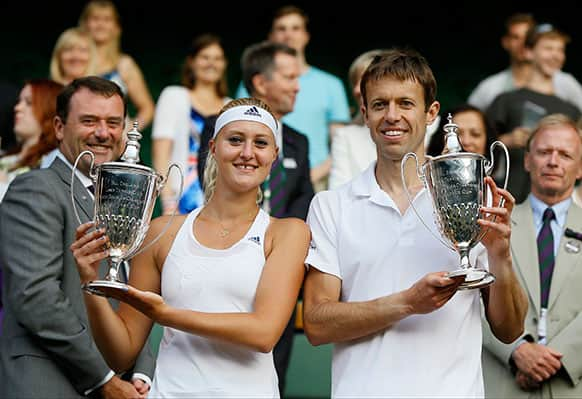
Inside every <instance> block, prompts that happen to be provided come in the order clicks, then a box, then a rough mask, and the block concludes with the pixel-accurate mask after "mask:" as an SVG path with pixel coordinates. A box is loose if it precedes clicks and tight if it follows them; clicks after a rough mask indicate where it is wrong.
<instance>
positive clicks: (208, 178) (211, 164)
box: [203, 97, 277, 204]
mask: <svg viewBox="0 0 582 399" xmlns="http://www.w3.org/2000/svg"><path fill="white" fill-rule="evenodd" d="M241 105H254V106H256V107H261V108H263V109H264V110H265V111H267V112H269V113H270V114H271V115H272V116H273V118H274V119H275V120H276V119H277V118H275V116H274V115H273V112H272V111H271V108H270V107H269V106H268V105H267V104H266V103H265V102H263V101H261V100H259V99H258V98H254V97H246V98H237V99H234V100H231V101H229V102H228V103H226V104H225V105H224V107H222V109H221V110H220V112H219V114H218V115H219V116H220V114H222V113H223V112H224V111H226V110H228V109H230V108H234V107H238V106H241ZM217 177H218V167H217V165H216V159H214V155H213V154H212V152H211V151H210V150H209V151H208V155H207V156H206V165H205V166H204V179H203V181H204V184H203V186H204V203H205V204H207V203H208V201H210V198H212V195H214V190H215V189H216V179H217ZM262 200H263V192H262V190H261V187H260V186H259V187H258V189H257V204H258V203H260V202H261V201H262Z"/></svg>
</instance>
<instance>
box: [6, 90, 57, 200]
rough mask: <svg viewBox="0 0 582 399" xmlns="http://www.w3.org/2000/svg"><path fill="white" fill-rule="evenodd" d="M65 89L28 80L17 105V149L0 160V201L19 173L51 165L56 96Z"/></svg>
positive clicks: (15, 108)
mask: <svg viewBox="0 0 582 399" xmlns="http://www.w3.org/2000/svg"><path fill="white" fill-rule="evenodd" d="M62 88H63V86H62V85H61V84H60V83H57V82H55V81H52V80H49V79H31V80H29V81H27V82H26V83H25V84H24V86H23V87H22V90H21V91H20V95H19V97H18V102H17V103H16V105H15V106H14V134H15V136H16V140H17V143H18V144H17V146H16V147H15V148H13V149H10V150H9V151H8V152H7V153H6V154H5V155H3V156H2V157H0V200H1V199H2V197H3V196H4V192H5V191H6V188H7V187H8V184H9V183H10V181H12V179H13V178H14V177H15V176H16V175H17V174H19V173H23V172H26V171H28V170H30V169H32V168H38V167H41V166H48V165H49V164H50V162H52V158H53V157H52V155H51V153H52V152H53V150H54V149H55V148H56V147H57V144H58V143H57V138H56V135H55V130H54V127H53V118H54V117H55V114H56V103H57V95H58V94H59V93H60V91H61V89H62Z"/></svg>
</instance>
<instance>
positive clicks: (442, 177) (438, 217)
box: [401, 114, 509, 290]
mask: <svg viewBox="0 0 582 399" xmlns="http://www.w3.org/2000/svg"><path fill="white" fill-rule="evenodd" d="M444 130H445V132H446V134H445V138H444V140H445V146H444V150H443V153H442V155H439V156H436V157H430V156H428V155H427V156H426V161H425V162H424V164H423V165H419V163H418V158H417V157H416V154H415V153H412V152H411V153H408V154H406V155H405V156H404V157H403V158H402V163H401V175H402V182H403V185H404V189H405V192H406V195H407V197H408V201H409V203H410V206H411V208H412V209H413V210H414V212H415V213H416V215H417V217H418V218H419V219H420V221H421V222H422V224H423V225H424V226H425V227H426V228H427V229H428V230H429V231H430V232H431V233H432V234H433V235H435V237H436V238H437V239H438V240H439V241H441V242H442V243H443V244H444V245H445V246H447V247H449V248H450V249H452V250H454V251H456V252H457V253H458V254H459V257H460V262H459V267H458V268H457V269H456V270H454V271H452V272H450V273H449V274H448V276H449V277H457V276H464V277H465V280H464V282H463V283H461V285H460V286H459V289H460V290H462V289H471V288H481V287H484V286H487V285H489V284H491V283H493V282H494V281H495V276H493V274H491V273H490V272H489V271H487V270H485V269H483V268H480V267H478V266H474V265H472V264H471V263H470V262H469V252H470V250H471V249H472V248H473V247H474V246H475V245H477V243H478V242H479V241H481V239H482V238H483V237H484V235H485V234H486V233H487V231H486V230H485V231H484V230H483V229H481V227H480V226H479V224H478V223H477V220H478V219H479V218H480V217H481V213H480V208H481V207H482V206H483V205H484V204H485V203H486V198H485V194H486V187H485V184H484V179H485V177H486V176H489V175H490V174H491V172H492V171H493V166H494V158H493V150H494V149H495V147H497V146H499V147H501V148H502V149H503V151H504V154H505V158H506V164H505V165H506V168H505V169H506V170H505V182H504V185H503V188H506V186H507V177H508V174H509V156H508V152H507V148H506V147H505V145H504V144H503V143H501V142H500V141H496V142H494V143H493V144H491V147H490V149H489V151H490V155H491V161H489V160H488V159H487V158H485V157H484V156H483V155H481V154H476V153H471V152H463V148H462V146H461V142H460V141H459V138H458V134H457V131H458V126H457V125H456V124H454V123H453V122H452V117H451V115H450V114H449V115H448V123H447V124H446V125H445V126H444ZM409 158H414V160H415V161H416V173H417V175H418V177H419V178H420V180H421V181H422V182H423V185H424V187H425V188H426V189H427V191H428V192H429V195H430V198H431V201H432V205H433V215H434V218H435V222H436V225H437V228H438V231H439V233H440V235H441V237H438V236H437V235H436V234H434V233H433V231H432V230H431V229H430V228H429V227H428V225H427V224H426V222H425V221H424V220H423V219H422V217H421V216H420V214H419V213H418V212H417V210H416V208H415V207H414V204H413V202H412V198H411V196H410V193H409V192H408V188H407V186H406V179H405V175H404V170H405V164H406V161H407V160H408V159H409Z"/></svg>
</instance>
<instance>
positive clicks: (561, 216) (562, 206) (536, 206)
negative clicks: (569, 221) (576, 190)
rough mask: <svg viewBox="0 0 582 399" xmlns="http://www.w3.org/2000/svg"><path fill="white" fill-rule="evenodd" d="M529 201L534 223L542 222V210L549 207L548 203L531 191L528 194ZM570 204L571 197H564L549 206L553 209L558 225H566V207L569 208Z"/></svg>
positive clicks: (539, 223)
mask: <svg viewBox="0 0 582 399" xmlns="http://www.w3.org/2000/svg"><path fill="white" fill-rule="evenodd" d="M529 201H530V203H531V209H532V213H533V218H534V224H535V225H536V226H539V225H541V224H542V217H543V215H544V211H545V210H546V208H548V207H549V205H548V204H546V203H545V202H543V201H542V200H540V199H539V198H537V197H536V196H535V195H533V194H532V193H530V194H529ZM571 204H572V198H566V199H565V200H563V201H561V202H558V203H557V204H554V205H552V206H551V207H550V208H552V209H553V210H554V214H555V215H556V223H558V225H559V226H560V227H563V226H565V225H566V217H567V216H568V209H569V208H570V205H571Z"/></svg>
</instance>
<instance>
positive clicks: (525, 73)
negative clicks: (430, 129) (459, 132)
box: [445, 13, 536, 123]
mask: <svg viewBox="0 0 582 399" xmlns="http://www.w3.org/2000/svg"><path fill="white" fill-rule="evenodd" d="M535 25H536V22H535V19H534V17H533V15H531V14H528V13H517V14H513V15H511V16H510V17H509V18H507V20H506V21H505V34H504V35H503V36H502V37H501V46H502V47H503V49H504V50H505V51H506V52H507V54H508V55H509V67H508V68H507V69H504V70H503V71H501V72H498V73H496V74H494V75H491V76H489V77H487V78H486V79H484V80H483V81H481V82H480V83H479V84H478V85H477V87H476V88H475V89H474V90H473V91H472V92H471V94H470V95H469V99H468V100H467V102H468V103H469V104H471V105H474V106H475V107H477V108H479V109H481V110H483V111H485V110H486V109H487V107H489V105H490V104H491V103H492V102H493V100H494V99H495V97H497V96H498V95H499V94H501V93H504V92H506V91H510V90H513V89H516V88H519V87H523V86H525V84H526V82H527V81H528V79H529V74H530V69H531V64H530V61H529V60H528V58H527V57H526V55H525V47H524V42H525V36H526V35H527V32H528V30H529V29H530V28H532V27H534V26H535ZM445 116H446V115H445ZM445 123H446V122H445Z"/></svg>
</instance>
